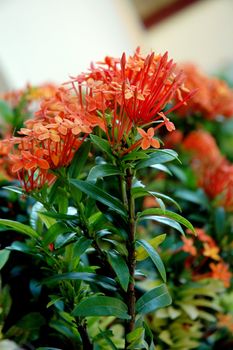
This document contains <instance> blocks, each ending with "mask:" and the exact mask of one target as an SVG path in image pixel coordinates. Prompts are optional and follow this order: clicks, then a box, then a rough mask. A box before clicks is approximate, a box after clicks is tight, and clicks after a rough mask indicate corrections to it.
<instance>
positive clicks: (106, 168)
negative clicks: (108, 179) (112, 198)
mask: <svg viewBox="0 0 233 350" xmlns="http://www.w3.org/2000/svg"><path fill="white" fill-rule="evenodd" d="M120 174H121V172H120V170H119V169H118V168H117V167H116V166H114V165H111V164H100V165H96V166H94V167H93V168H92V169H91V171H90V172H89V175H88V177H87V181H89V182H96V180H97V179H98V178H99V177H105V176H112V175H120Z"/></svg>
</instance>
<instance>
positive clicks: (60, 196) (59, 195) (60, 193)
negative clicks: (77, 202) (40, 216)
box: [55, 187, 69, 214]
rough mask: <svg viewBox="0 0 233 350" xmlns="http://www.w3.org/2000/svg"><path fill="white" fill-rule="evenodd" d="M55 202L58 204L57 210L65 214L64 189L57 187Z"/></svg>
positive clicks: (66, 204)
mask: <svg viewBox="0 0 233 350" xmlns="http://www.w3.org/2000/svg"><path fill="white" fill-rule="evenodd" d="M55 201H56V203H57V204H58V211H59V213H61V214H66V213H67V210H68V204H69V203H68V197H67V193H66V191H65V190H64V189H63V188H61V187H58V188H57V191H56V199H55Z"/></svg>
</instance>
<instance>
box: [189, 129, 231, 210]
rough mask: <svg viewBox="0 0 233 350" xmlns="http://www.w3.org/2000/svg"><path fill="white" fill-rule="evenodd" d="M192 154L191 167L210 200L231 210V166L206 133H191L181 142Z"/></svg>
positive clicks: (213, 140) (200, 131)
mask: <svg viewBox="0 0 233 350" xmlns="http://www.w3.org/2000/svg"><path fill="white" fill-rule="evenodd" d="M183 147H184V149H186V150H188V151H191V152H192V167H193V169H194V171H195V173H196V174H197V178H198V183H199V186H201V187H202V188H203V189H204V191H205V192H206V194H207V195H208V196H209V198H210V199H214V200H215V202H216V204H217V205H220V206H223V207H224V208H225V209H226V210H228V211H232V210H233V165H232V164H230V163H229V162H228V161H227V160H226V159H225V158H224V157H223V156H222V155H221V153H220V150H219V148H218V146H217V144H216V142H215V139H214V138H213V137H212V136H211V135H210V134H209V133H208V132H206V131H203V130H197V131H193V132H191V133H190V134H189V135H188V136H187V137H186V138H185V139H184V141H183Z"/></svg>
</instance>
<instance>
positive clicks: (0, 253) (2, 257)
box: [0, 249, 10, 270]
mask: <svg viewBox="0 0 233 350" xmlns="http://www.w3.org/2000/svg"><path fill="white" fill-rule="evenodd" d="M9 255H10V251H9V250H7V249H2V250H0V270H1V269H2V268H3V266H4V265H5V264H6V262H7V260H8V258H9Z"/></svg>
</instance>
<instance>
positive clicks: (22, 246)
mask: <svg viewBox="0 0 233 350" xmlns="http://www.w3.org/2000/svg"><path fill="white" fill-rule="evenodd" d="M7 249H9V250H15V251H17V252H22V253H25V254H33V253H35V251H34V250H33V249H32V248H31V247H30V246H29V245H27V244H26V243H23V242H19V241H15V242H13V243H12V244H11V246H10V247H7Z"/></svg>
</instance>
